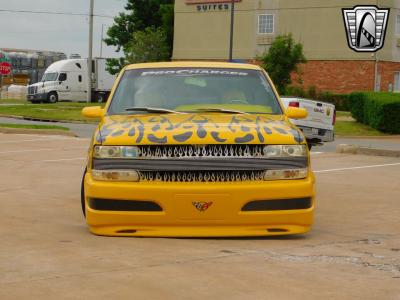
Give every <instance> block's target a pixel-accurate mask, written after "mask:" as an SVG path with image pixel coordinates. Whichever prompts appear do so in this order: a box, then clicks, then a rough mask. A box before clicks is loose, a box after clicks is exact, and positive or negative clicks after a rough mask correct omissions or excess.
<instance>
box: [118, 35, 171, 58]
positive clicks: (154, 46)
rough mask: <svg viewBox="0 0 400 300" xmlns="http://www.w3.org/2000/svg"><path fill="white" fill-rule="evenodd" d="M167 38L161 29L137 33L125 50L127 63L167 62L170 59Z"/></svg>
mask: <svg viewBox="0 0 400 300" xmlns="http://www.w3.org/2000/svg"><path fill="white" fill-rule="evenodd" d="M166 41H167V37H166V34H165V32H164V30H162V29H161V28H158V29H157V28H154V27H147V28H146V29H145V30H143V31H136V32H134V33H133V35H132V39H131V41H130V42H129V43H128V45H127V46H126V48H125V63H128V64H133V63H142V62H154V61H165V60H167V59H168V58H169V51H168V45H167V43H166Z"/></svg>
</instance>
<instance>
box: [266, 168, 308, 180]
mask: <svg viewBox="0 0 400 300" xmlns="http://www.w3.org/2000/svg"><path fill="white" fill-rule="evenodd" d="M307 174H308V168H304V169H286V170H267V171H265V173H264V180H284V179H301V178H306V177H307Z"/></svg>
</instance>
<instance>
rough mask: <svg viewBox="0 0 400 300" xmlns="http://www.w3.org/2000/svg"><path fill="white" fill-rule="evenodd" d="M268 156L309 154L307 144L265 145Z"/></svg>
mask: <svg viewBox="0 0 400 300" xmlns="http://www.w3.org/2000/svg"><path fill="white" fill-rule="evenodd" d="M263 152H264V156H266V157H270V158H273V157H299V156H307V146H306V145H268V146H265V147H264V150H263Z"/></svg>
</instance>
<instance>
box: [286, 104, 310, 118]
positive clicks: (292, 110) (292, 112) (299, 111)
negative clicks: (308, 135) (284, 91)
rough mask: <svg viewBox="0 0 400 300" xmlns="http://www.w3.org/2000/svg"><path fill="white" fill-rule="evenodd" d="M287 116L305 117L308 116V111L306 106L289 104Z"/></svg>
mask: <svg viewBox="0 0 400 300" xmlns="http://www.w3.org/2000/svg"><path fill="white" fill-rule="evenodd" d="M285 114H286V116H287V117H288V118H289V119H304V118H307V116H308V112H307V111H306V110H305V109H304V108H298V107H292V106H289V107H288V108H287V109H286V113H285Z"/></svg>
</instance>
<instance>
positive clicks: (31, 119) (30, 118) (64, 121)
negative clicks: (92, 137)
mask: <svg viewBox="0 0 400 300" xmlns="http://www.w3.org/2000/svg"><path fill="white" fill-rule="evenodd" d="M0 117H2V118H10V119H18V120H27V121H37V122H49V123H72V124H97V123H98V121H97V122H96V121H94V122H92V121H77V120H54V119H42V118H35V117H26V116H16V115H4V114H0Z"/></svg>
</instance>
